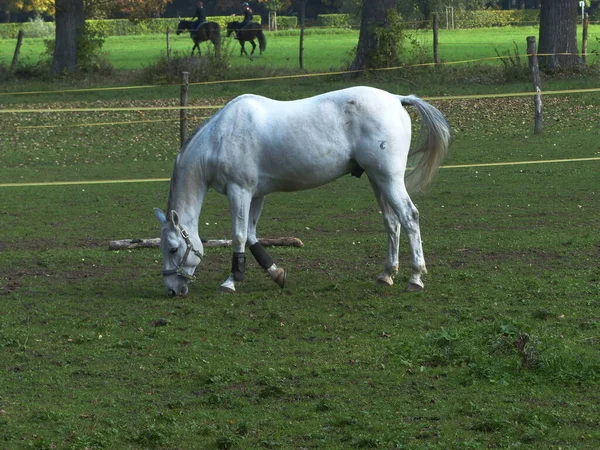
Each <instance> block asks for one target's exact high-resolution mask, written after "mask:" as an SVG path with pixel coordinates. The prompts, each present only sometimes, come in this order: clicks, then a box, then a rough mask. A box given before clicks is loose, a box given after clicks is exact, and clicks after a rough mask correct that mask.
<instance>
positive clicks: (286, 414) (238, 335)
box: [0, 63, 600, 450]
mask: <svg viewBox="0 0 600 450" xmlns="http://www.w3.org/2000/svg"><path fill="white" fill-rule="evenodd" d="M319 64H323V63H319ZM485 74H487V72H486V71H485V70H481V69H474V70H473V71H472V72H470V75H469V73H466V72H465V73H455V72H450V71H449V72H444V73H442V74H439V73H438V75H436V74H435V73H434V71H429V70H422V71H416V72H408V73H407V72H403V73H402V75H401V76H400V75H395V74H387V75H386V76H385V77H384V76H383V75H377V76H366V77H363V78H359V79H358V80H344V79H338V78H327V79H303V80H292V81H280V82H256V83H251V84H239V85H238V84H231V85H227V86H225V85H223V86H214V87H210V88H209V87H206V86H194V87H192V90H191V94H192V95H191V101H192V103H193V104H205V103H206V102H210V103H211V104H220V103H222V102H223V101H225V100H227V99H229V98H230V97H231V96H233V95H236V94H237V93H240V92H244V91H247V90H252V91H255V92H258V93H263V94H266V95H273V96H277V97H278V98H296V97H298V96H301V95H307V94H310V93H317V92H323V91H326V90H331V89H335V88H339V87H342V86H344V85H351V84H370V85H375V86H380V87H383V88H387V89H389V90H393V91H394V92H402V93H405V92H412V91H413V90H412V89H415V90H417V91H418V93H419V94H420V95H424V96H427V95H438V94H439V93H445V94H447V95H452V94H457V93H475V92H485V91H489V90H496V89H497V90H500V91H515V90H521V89H528V88H529V86H528V85H527V84H525V83H523V84H511V85H501V86H497V85H494V86H490V85H478V84H476V83H474V82H471V83H469V84H467V83H466V82H465V81H464V80H466V79H468V78H467V77H482V76H484V75H485ZM408 75H410V76H411V79H410V80H406V79H404V80H403V79H402V78H401V77H407V76H408ZM447 75H450V76H451V77H452V78H451V80H450V81H447V82H446V83H444V82H442V81H440V83H436V82H435V80H440V78H436V77H444V76H447ZM103 81H105V80H103ZM19 83H20V85H19V90H23V91H27V90H34V89H37V87H38V85H37V84H34V83H29V82H27V81H22V80H21V81H19ZM35 83H37V82H35ZM60 83H65V82H64V81H60V80H59V81H58V82H56V84H55V85H54V86H53V87H56V86H58V85H59V84H60ZM80 83H81V82H80ZM85 83H88V84H89V83H91V81H89V80H87V81H85ZM85 83H81V84H85ZM554 83H560V86H561V87H562V88H569V87H575V86H593V84H594V80H589V79H587V80H566V79H561V80H557V81H554ZM415 85H416V87H415ZM78 86H79V85H78ZM450 89H455V90H450ZM177 101H178V88H176V87H159V88H157V89H152V90H133V91H130V92H120V91H117V92H116V93H115V92H114V91H108V92H91V93H85V94H70V93H64V94H53V95H48V96H42V95H36V96H16V95H13V96H10V97H8V96H5V97H2V98H1V100H0V103H3V104H2V105H0V109H2V108H4V107H6V106H10V107H11V108H17V107H23V108H27V107H30V106H32V104H34V106H36V107H53V108H56V107H65V106H70V107H84V106H96V107H103V108H107V107H111V106H131V105H137V106H164V105H167V104H169V105H170V104H177ZM5 102H6V103H5ZM434 103H435V105H436V106H438V107H439V108H440V109H441V110H442V112H443V113H444V114H445V115H446V116H447V117H448V120H449V122H450V124H451V126H452V130H453V134H454V137H455V139H454V142H453V145H452V148H451V151H450V156H449V158H448V160H447V161H446V165H460V164H478V163H479V164H481V163H489V162H505V163H510V162H515V161H539V160H554V159H566V158H592V157H599V156H600V147H599V146H598V142H600V131H599V129H598V127H597V124H598V123H599V120H600V116H599V115H598V111H600V95H598V94H597V93H591V94H585V95H579V94H576V95H564V96H557V97H549V96H545V97H544V108H545V113H544V133H543V134H542V135H541V136H536V135H534V134H533V133H532V130H533V123H532V122H533V120H532V116H533V102H532V100H531V99H530V98H502V99H484V100H445V101H436V102H434ZM193 116H194V117H193V118H192V119H190V122H191V124H190V125H191V126H195V125H197V124H198V123H200V121H201V120H202V119H201V118H200V117H199V116H200V113H199V112H194V113H193ZM175 118H176V113H175V112H165V111H156V112H140V111H131V112H120V113H114V112H109V111H101V112H95V113H77V114H74V113H63V114H60V113H58V112H53V113H43V114H0V180H2V181H1V182H2V183H8V182H39V181H60V180H92V179H112V180H117V179H128V178H169V176H170V171H171V169H172V164H173V158H174V155H175V152H176V151H177V147H178V129H177V125H176V123H175V122H172V121H171V122H167V121H165V122H150V123H137V124H129V125H117V124H113V125H103V126H93V127H92V126H76V125H89V124H90V123H93V122H97V123H98V122H101V123H104V122H125V121H133V120H139V121H143V120H170V119H175ZM31 126H52V128H26V127H31ZM18 127H21V128H18ZM598 164H600V162H599V161H587V162H570V163H553V164H549V163H546V164H544V163H539V164H532V165H510V164H508V165H505V166H495V167H477V166H475V167H469V168H460V169H456V168H455V169H452V168H444V169H441V171H440V173H439V175H438V178H437V180H436V181H435V183H434V184H433V186H432V187H431V189H430V191H429V192H428V193H426V194H425V195H420V196H416V197H414V200H415V202H416V203H417V206H418V207H419V211H420V213H421V228H422V234H423V241H424V250H425V258H426V261H427V263H428V268H429V275H428V276H427V277H426V278H425V283H426V290H425V291H424V292H422V293H416V294H407V293H404V292H403V291H402V289H403V287H404V284H405V283H406V280H407V277H408V274H409V267H408V262H407V259H408V255H407V244H406V241H405V238H404V237H403V239H402V241H401V253H402V258H401V267H400V273H399V275H398V278H397V284H396V285H395V286H393V287H392V288H390V289H383V288H380V287H377V286H376V285H375V284H374V279H375V277H376V275H377V274H378V273H379V272H380V270H381V268H382V264H383V259H384V252H385V248H386V239H385V236H384V231H383V223H382V220H381V215H380V214H379V211H378V207H377V204H376V202H375V200H374V198H373V194H372V192H371V189H370V186H369V183H368V180H366V179H365V177H363V178H361V179H355V178H353V177H350V176H348V177H343V178H341V179H339V180H337V181H336V182H334V183H332V184H330V185H328V186H325V187H322V188H319V189H315V190H311V191H306V192H298V193H287V194H275V195H272V196H270V197H269V198H268V199H267V202H266V206H265V211H264V214H263V217H262V219H261V224H260V227H259V230H260V233H261V235H262V236H264V237H276V236H296V237H298V238H300V239H302V241H303V242H304V243H305V246H304V247H303V248H300V249H294V248H274V249H272V250H269V251H270V253H271V254H272V256H273V257H274V259H275V260H276V262H277V263H278V264H280V265H282V266H283V267H285V268H286V269H287V270H288V284H287V286H286V288H285V289H284V290H280V289H279V288H277V286H276V285H275V284H274V283H273V282H272V281H270V280H269V279H268V278H267V277H266V276H265V275H264V273H263V272H262V271H260V270H259V268H258V265H257V264H255V263H254V262H253V261H251V258H250V257H249V263H248V266H249V267H248V274H247V281H246V282H244V283H241V284H239V285H238V293H237V294H236V295H232V296H226V295H220V294H218V293H217V290H218V287H219V285H220V283H221V282H223V280H224V279H225V278H226V277H227V275H228V272H229V269H230V264H231V253H230V249H227V248H221V249H206V255H205V260H204V261H203V264H202V266H201V267H200V268H199V269H198V275H199V277H198V281H197V282H196V283H194V284H193V285H192V286H191V289H190V294H189V296H188V297H186V298H176V299H172V298H168V297H166V296H165V294H164V288H163V284H162V279H161V276H160V270H161V262H160V254H159V252H158V250H156V249H144V250H130V251H109V250H108V249H107V248H108V242H109V241H110V240H113V239H126V238H148V237H156V236H157V235H158V223H157V222H156V219H155V218H154V216H153V214H152V208H153V207H156V206H158V207H164V206H165V204H166V198H167V195H168V183H167V182H151V183H139V184H105V185H90V184H87V185H72V186H44V187H18V188H17V187H10V188H7V187H0V231H1V232H0V236H1V237H0V304H1V305H2V307H1V311H2V314H0V351H1V352H2V358H0V442H1V443H2V444H0V447H2V448H10V449H12V448H38V449H49V448H58V449H82V448H90V449H103V448H105V449H115V448H119V449H153V448H155V449H173V448H178V449H265V448H281V449H301V448H321V449H327V450H330V449H333V450H337V449H340V450H342V449H344V450H345V449H348V448H381V449H457V450H458V449H460V450H462V449H465V448H473V449H480V448H513V447H519V448H523V449H540V448H559V447H560V448H565V449H590V450H591V449H597V448H598V447H599V446H600V432H599V431H598V430H599V427H598V425H599V423H598V417H599V413H600V411H599V407H598V405H599V404H600V398H599V394H598V392H599V384H600V383H599V382H600V363H599V361H600V334H599V331H600V321H599V317H600V300H599V299H600V266H599V265H598V260H599V256H600V253H599V252H600V247H599V245H600V241H599V240H598V236H599V231H600V229H599V228H598V224H599V223H600V210H599V209H598V181H597V180H598ZM200 223H201V229H200V232H201V235H202V236H203V237H206V238H212V239H219V238H227V237H228V235H229V229H230V221H229V218H228V214H227V205H226V200H225V199H224V197H222V196H220V195H218V194H216V193H214V192H210V193H209V195H208V196H207V200H206V204H205V206H204V208H203V214H202V217H201V220H200Z"/></svg>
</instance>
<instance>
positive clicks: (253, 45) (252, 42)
mask: <svg viewBox="0 0 600 450" xmlns="http://www.w3.org/2000/svg"><path fill="white" fill-rule="evenodd" d="M250 43H251V44H252V51H251V52H250V56H252V55H254V50H256V44H255V43H254V39H252V40H251V41H250Z"/></svg>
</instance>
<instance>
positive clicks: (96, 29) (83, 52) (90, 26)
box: [77, 21, 107, 68]
mask: <svg viewBox="0 0 600 450" xmlns="http://www.w3.org/2000/svg"><path fill="white" fill-rule="evenodd" d="M106 36H107V30H106V25H105V24H104V23H102V22H101V21H93V22H92V21H86V23H85V26H84V27H83V30H82V31H81V33H80V34H79V38H78V40H77V65H78V66H79V67H80V68H90V67H92V66H94V65H96V66H97V65H98V64H99V59H100V58H101V56H100V52H101V51H102V46H103V45H104V41H105V40H106Z"/></svg>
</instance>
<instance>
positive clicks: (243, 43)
mask: <svg viewBox="0 0 600 450" xmlns="http://www.w3.org/2000/svg"><path fill="white" fill-rule="evenodd" d="M245 44H246V43H245V42H244V41H240V47H241V48H240V56H244V53H246V47H245ZM246 55H248V53H246Z"/></svg>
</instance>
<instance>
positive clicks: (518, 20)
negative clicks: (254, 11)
mask: <svg viewBox="0 0 600 450" xmlns="http://www.w3.org/2000/svg"><path fill="white" fill-rule="evenodd" d="M209 20H210V21H213V22H218V23H219V25H221V27H222V28H223V29H225V27H226V26H227V22H230V21H231V20H232V18H231V16H213V17H209ZM255 20H256V21H257V22H260V21H261V18H260V16H255ZM538 21H539V11H538V10H536V9H519V10H516V9H514V10H481V11H461V10H456V11H454V26H455V28H485V27H503V26H508V25H519V24H522V25H530V24H535V23H538ZM90 22H92V23H94V24H97V25H99V26H100V27H102V28H103V29H104V30H106V33H107V35H108V36H128V35H140V34H157V33H165V32H166V30H167V28H168V29H170V30H171V31H173V30H175V29H176V27H177V23H178V22H179V19H151V20H147V21H144V22H137V23H134V22H130V21H129V20H127V19H115V20H92V21H90ZM415 23H419V22H415ZM420 24H421V25H424V26H428V25H429V24H430V22H425V21H424V22H420ZM48 25H50V24H48ZM52 25H53V24H52ZM317 25H318V26H320V27H327V28H356V27H358V26H359V18H358V16H357V15H354V14H319V16H318V17H317ZM265 26H266V24H265ZM297 26H298V19H297V18H296V17H290V16H278V17H277V29H278V30H285V29H292V28H296V27H297ZM440 26H444V27H445V26H446V14H445V12H444V13H443V14H440ZM39 28H40V26H39V24H36V23H35V22H26V23H5V24H0V39H14V38H15V37H16V36H17V34H18V32H19V30H21V29H22V30H23V31H24V32H25V34H26V35H29V36H32V37H37V36H39V33H40V30H39ZM49 28H51V27H49ZM28 31H29V33H28ZM50 34H51V32H50Z"/></svg>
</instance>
